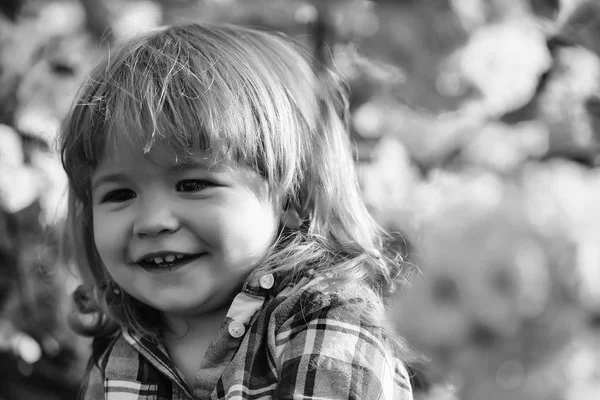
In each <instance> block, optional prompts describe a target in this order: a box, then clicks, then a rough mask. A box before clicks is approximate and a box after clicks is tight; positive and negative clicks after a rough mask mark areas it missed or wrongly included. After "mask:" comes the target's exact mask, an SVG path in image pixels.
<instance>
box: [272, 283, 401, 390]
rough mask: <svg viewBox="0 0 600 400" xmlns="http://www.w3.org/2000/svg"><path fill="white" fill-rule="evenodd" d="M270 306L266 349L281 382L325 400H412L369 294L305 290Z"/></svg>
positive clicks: (379, 306)
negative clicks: (329, 398) (304, 388)
mask: <svg viewBox="0 0 600 400" xmlns="http://www.w3.org/2000/svg"><path fill="white" fill-rule="evenodd" d="M275 304H276V307H274V309H273V312H272V314H271V323H272V324H274V325H275V326H274V327H273V330H272V332H273V333H274V335H273V337H272V340H273V343H271V344H272V349H273V352H274V359H275V364H276V365H277V369H278V372H279V375H280V378H282V379H281V381H282V382H285V381H290V382H295V383H298V382H302V385H307V384H309V385H310V386H311V387H314V386H315V385H316V386H319V387H320V388H321V389H320V390H322V392H321V394H323V395H324V396H325V397H327V396H333V394H332V393H337V394H339V395H341V396H342V397H343V396H347V395H351V396H356V397H351V398H375V399H389V398H399V399H411V398H412V390H411V387H410V382H409V378H408V374H407V371H406V368H405V365H404V362H403V361H402V354H401V352H400V351H399V348H398V346H396V345H395V340H394V337H393V334H392V333H390V332H389V330H388V329H386V326H385V324H384V322H383V313H384V306H383V302H382V300H381V299H380V298H378V297H377V296H376V295H375V294H374V293H373V292H372V291H371V290H370V289H369V288H367V287H366V286H364V285H361V284H347V285H343V286H341V287H339V288H338V287H335V285H334V286H333V287H332V286H331V285H328V284H326V283H324V282H323V283H316V284H309V285H306V286H305V287H302V288H297V290H295V291H293V293H290V294H289V295H287V296H285V298H284V299H280V300H279V301H276V302H275ZM285 390H288V391H297V390H301V389H299V388H297V387H289V388H286V389H285ZM311 390H313V389H311ZM339 391H341V392H339ZM294 393H296V392H294ZM400 393H401V394H400ZM332 398H338V397H335V396H333V397H332Z"/></svg>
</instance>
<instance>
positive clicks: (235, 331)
mask: <svg viewBox="0 0 600 400" xmlns="http://www.w3.org/2000/svg"><path fill="white" fill-rule="evenodd" d="M228 330H229V334H230V335H231V336H232V337H234V338H236V339H237V338H239V337H242V336H244V333H245V332H246V327H245V326H244V324H242V323H241V322H240V321H231V323H229V328H228Z"/></svg>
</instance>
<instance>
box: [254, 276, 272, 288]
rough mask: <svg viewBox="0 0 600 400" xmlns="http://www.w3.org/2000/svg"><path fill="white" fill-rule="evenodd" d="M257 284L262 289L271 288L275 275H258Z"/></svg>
mask: <svg viewBox="0 0 600 400" xmlns="http://www.w3.org/2000/svg"><path fill="white" fill-rule="evenodd" d="M258 284H259V285H260V287H261V288H263V289H271V288H272V287H273V285H274V284H275V277H274V276H273V274H267V275H263V276H261V277H260V279H259V280H258Z"/></svg>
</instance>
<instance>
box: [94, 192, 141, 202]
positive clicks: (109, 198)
mask: <svg viewBox="0 0 600 400" xmlns="http://www.w3.org/2000/svg"><path fill="white" fill-rule="evenodd" d="M134 197H135V192H134V191H133V190H130V189H117V190H111V191H110V192H108V193H106V194H105V195H104V196H103V197H102V203H122V202H124V201H127V200H131V199H133V198H134Z"/></svg>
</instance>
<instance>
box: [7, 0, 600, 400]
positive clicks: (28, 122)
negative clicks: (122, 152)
mask: <svg viewBox="0 0 600 400" xmlns="http://www.w3.org/2000/svg"><path fill="white" fill-rule="evenodd" d="M190 20H202V21H207V20H210V21H230V22H237V23H241V24H246V25H251V26H255V27H256V26H259V27H264V28H267V29H273V30H277V31H283V32H285V33H287V34H289V35H291V36H293V37H295V38H297V39H298V40H300V41H302V42H303V43H304V44H305V45H306V46H308V48H309V49H310V51H312V52H313V53H314V55H315V62H317V63H323V64H325V65H329V66H333V67H335V68H337V69H338V71H339V72H340V73H341V74H342V75H343V76H344V77H345V78H346V79H347V80H348V81H349V83H350V87H351V89H352V101H351V111H352V119H351V125H352V132H351V134H352V138H353V142H354V144H355V151H356V160H357V164H358V168H359V172H360V184H361V187H362V190H363V194H364V198H365V200H366V201H367V204H368V206H369V207H370V209H371V210H372V212H373V214H374V215H375V217H376V218H377V219H378V221H379V222H380V223H381V224H382V225H383V226H385V227H386V228H387V229H389V230H393V231H399V232H401V233H402V236H403V238H404V241H403V242H402V243H398V245H399V246H402V248H403V251H404V254H405V261H406V263H407V268H415V271H416V273H415V274H414V278H413V279H412V281H411V282H410V283H409V284H407V285H406V287H405V288H404V290H401V291H399V292H398V293H397V294H396V295H395V296H394V297H393V298H392V299H391V301H390V307H389V313H390V318H391V319H392V321H393V322H394V326H395V328H396V329H397V331H398V332H400V333H401V334H402V335H403V336H404V337H405V338H406V339H407V341H408V343H409V344H410V345H411V346H412V347H414V348H415V349H416V351H417V352H418V353H419V354H421V355H422V357H423V362H422V363H419V364H417V365H416V366H415V374H416V375H415V377H414V379H415V388H416V393H415V395H416V398H417V399H421V400H442V399H443V400H459V399H460V400H475V399H476V400H480V399H485V400H501V399H502V400H504V399H515V400H517V399H518V400H520V399H523V400H537V399H544V400H546V399H550V400H554V399H556V400H575V399H577V400H587V399H590V400H591V399H599V398H600V171H599V169H598V168H597V167H598V166H599V165H600V140H599V139H600V1H599V0H395V1H393V0H388V1H384V0H381V1H366V0H330V1H326V0H321V1H319V0H313V1H309V0H155V1H150V0H128V1H121V0H61V1H51V0H3V1H2V2H0V400H29V399H41V400H46V399H48V400H50V399H61V400H69V399H75V397H76V394H77V389H78V386H79V381H80V379H81V375H82V373H83V370H84V367H83V366H84V365H85V362H86V360H87V357H88V354H89V353H88V347H89V340H88V339H86V338H83V337H79V336H77V335H75V334H74V333H72V332H71V331H70V330H69V328H68V327H67V324H66V315H67V313H68V310H69V308H68V307H69V296H70V294H71V293H72V292H73V290H74V288H75V287H76V286H77V285H78V283H79V281H78V279H77V278H76V277H75V275H74V274H72V273H70V272H69V270H70V269H71V270H72V269H73V266H65V265H60V262H59V261H58V255H59V250H58V249H59V248H58V243H59V239H60V231H61V228H62V224H63V223H64V202H65V186H66V178H65V176H64V175H63V173H62V169H61V166H60V163H59V161H58V159H57V156H56V153H55V147H54V139H55V135H56V130H57V127H58V125H59V123H60V120H61V118H62V117H63V116H64V115H65V113H66V112H67V110H68V108H69V106H70V104H71V102H72V100H73V98H74V95H75V92H76V89H77V87H78V85H79V84H80V83H81V82H82V80H83V79H84V78H85V76H86V74H87V73H88V71H89V68H90V66H91V65H92V64H93V62H94V60H96V59H97V58H98V57H99V56H100V55H102V54H103V53H104V52H106V51H108V48H109V47H110V46H111V45H113V44H115V43H118V41H119V40H122V39H123V38H125V37H127V36H128V35H131V34H132V33H135V32H136V31H139V30H143V29H147V28H149V27H153V26H157V25H162V24H166V23H172V22H183V21H190Z"/></svg>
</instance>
